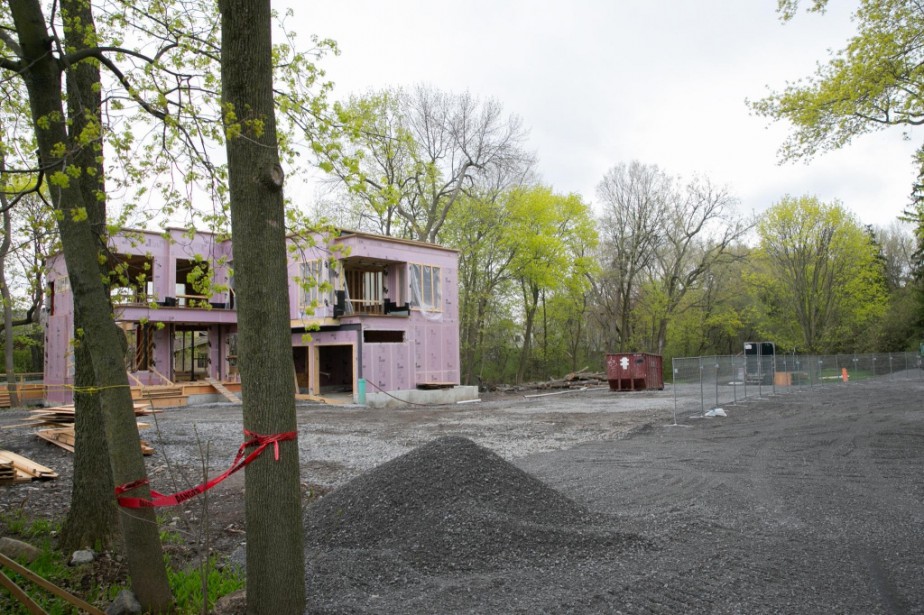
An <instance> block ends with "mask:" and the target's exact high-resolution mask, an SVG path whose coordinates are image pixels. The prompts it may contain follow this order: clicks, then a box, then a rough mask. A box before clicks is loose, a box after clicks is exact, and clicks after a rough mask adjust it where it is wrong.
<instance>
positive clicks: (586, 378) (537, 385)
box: [488, 368, 608, 393]
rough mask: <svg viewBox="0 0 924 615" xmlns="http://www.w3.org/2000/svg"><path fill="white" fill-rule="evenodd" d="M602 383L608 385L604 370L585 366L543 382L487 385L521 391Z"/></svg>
mask: <svg viewBox="0 0 924 615" xmlns="http://www.w3.org/2000/svg"><path fill="white" fill-rule="evenodd" d="M604 385H608V382H607V379H606V374H605V373H604V372H589V371H587V369H586V368H585V369H582V370H581V371H577V372H572V373H570V374H568V375H567V376H565V377H564V378H553V379H550V380H545V381H543V382H527V383H524V384H519V385H509V384H498V385H495V386H493V387H488V390H490V391H497V392H498V393H521V392H523V391H533V390H537V389H539V390H544V389H583V388H593V387H595V386H604Z"/></svg>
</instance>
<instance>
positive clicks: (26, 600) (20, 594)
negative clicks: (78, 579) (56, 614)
mask: <svg viewBox="0 0 924 615" xmlns="http://www.w3.org/2000/svg"><path fill="white" fill-rule="evenodd" d="M4 557H5V556H4ZM0 585H2V586H3V587H5V588H6V589H7V590H8V591H9V592H10V593H11V594H12V595H13V597H14V598H16V600H18V601H19V603H20V604H21V605H23V606H24V607H26V610H27V611H29V612H30V613H32V615H48V614H47V613H46V612H45V611H44V610H43V609H42V607H40V606H39V605H38V604H36V602H35V600H33V599H32V598H30V597H29V594H27V593H26V592H25V591H24V590H23V589H22V588H21V587H20V586H19V585H16V583H13V580H12V579H10V577H8V576H6V575H5V574H3V572H0Z"/></svg>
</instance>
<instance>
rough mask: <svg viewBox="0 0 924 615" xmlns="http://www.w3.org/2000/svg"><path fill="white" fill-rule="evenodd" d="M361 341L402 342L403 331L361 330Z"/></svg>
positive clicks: (372, 342) (376, 342)
mask: <svg viewBox="0 0 924 615" xmlns="http://www.w3.org/2000/svg"><path fill="white" fill-rule="evenodd" d="M363 342H366V343H368V344H401V343H404V331H377V330H374V329H373V330H370V329H365V330H363Z"/></svg>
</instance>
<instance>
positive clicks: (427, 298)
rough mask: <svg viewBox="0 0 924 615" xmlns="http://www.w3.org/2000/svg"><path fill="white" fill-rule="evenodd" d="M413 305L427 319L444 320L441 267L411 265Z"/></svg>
mask: <svg viewBox="0 0 924 615" xmlns="http://www.w3.org/2000/svg"><path fill="white" fill-rule="evenodd" d="M410 282H411V307H412V308H414V309H416V310H417V311H419V312H420V314H421V315H422V316H423V317H424V318H426V319H427V320H433V321H437V320H443V312H442V304H443V297H442V291H441V284H440V268H439V267H431V266H429V265H411V280H410Z"/></svg>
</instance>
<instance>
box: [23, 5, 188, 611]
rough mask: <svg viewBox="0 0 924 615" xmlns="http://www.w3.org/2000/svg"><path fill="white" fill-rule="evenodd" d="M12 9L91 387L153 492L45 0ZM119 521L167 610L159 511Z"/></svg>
mask: <svg viewBox="0 0 924 615" xmlns="http://www.w3.org/2000/svg"><path fill="white" fill-rule="evenodd" d="M10 9H11V12H12V15H13V20H14V22H15V26H16V30H17V33H18V35H19V44H20V47H21V49H22V55H23V57H22V60H23V63H24V69H23V71H22V72H21V75H22V77H23V79H24V80H25V83H26V87H27V88H28V92H29V102H30V106H31V112H32V121H33V126H34V129H35V135H36V141H37V143H38V149H39V163H40V164H41V167H42V169H44V171H45V176H46V177H47V178H49V180H50V181H49V184H50V185H49V193H50V195H51V198H52V203H53V205H54V207H55V210H56V218H57V220H58V228H59V231H60V234H61V245H62V247H63V251H64V259H65V262H66V264H67V270H68V276H69V277H70V281H71V288H72V290H73V298H74V312H75V314H74V319H75V322H76V321H78V320H79V322H82V323H83V325H84V327H83V332H82V334H81V335H80V336H79V337H78V338H77V339H76V340H75V342H74V343H75V344H79V345H85V346H86V351H87V354H88V355H89V357H90V361H91V363H92V366H93V372H94V374H95V376H96V383H95V388H94V389H92V390H89V391H86V392H87V393H88V394H95V395H97V396H98V398H99V400H100V405H101V407H102V409H103V414H104V416H105V431H106V440H107V442H108V443H109V447H110V448H109V452H110V467H111V469H112V476H113V480H114V481H115V482H116V483H117V484H126V483H133V482H135V481H143V482H142V483H141V486H139V487H136V488H134V489H132V490H130V491H129V492H127V494H126V495H128V496H135V497H144V498H149V497H150V489H149V488H148V486H147V482H146V472H145V466H144V459H143V457H142V456H141V445H140V438H139V436H138V427H137V425H136V424H135V415H134V412H133V407H132V398H131V391H130V390H129V386H128V376H127V374H126V373H125V366H124V361H123V357H122V345H123V343H124V342H123V340H122V338H121V336H122V332H121V331H120V330H119V328H118V327H117V326H116V325H115V322H114V321H113V319H112V312H111V309H110V305H109V296H108V292H107V291H106V287H105V286H104V285H103V284H102V282H101V280H100V271H99V249H98V244H97V240H96V239H95V238H94V234H93V229H92V228H91V225H90V222H89V220H88V219H87V218H86V216H85V214H86V213H87V212H88V211H89V210H88V209H87V203H85V202H84V197H83V193H82V191H81V189H80V187H79V185H78V183H77V182H76V181H70V180H69V179H68V178H69V177H70V176H69V175H68V174H67V173H66V172H65V171H66V170H67V169H69V168H70V167H71V165H76V164H77V162H76V160H74V159H73V157H72V152H74V151H77V150H78V149H79V146H78V144H77V139H72V138H71V137H70V135H69V134H68V126H67V120H66V116H65V113H64V102H63V95H62V88H61V85H62V84H61V72H60V67H59V65H58V63H57V61H56V59H55V57H54V55H53V54H52V53H51V42H50V41H51V38H50V37H49V36H48V31H47V29H46V26H45V17H44V15H43V13H42V7H41V3H40V2H39V1H38V0H20V1H18V2H12V3H10ZM62 146H63V147H62ZM78 168H79V167H78ZM82 171H83V170H81V172H82ZM112 495H113V494H110V496H109V497H112ZM120 521H121V525H122V534H123V537H124V541H125V550H126V555H127V559H128V567H129V574H130V576H131V579H132V588H133V589H134V591H135V594H136V595H137V597H138V600H139V601H140V602H141V605H142V607H143V608H144V609H145V610H146V611H149V612H165V611H167V610H169V609H170V608H171V606H172V603H173V600H172V597H171V594H170V586H169V584H168V582H167V575H166V571H165V569H164V562H163V549H162V548H161V544H160V537H159V534H158V529H157V523H156V519H155V516H154V510H153V509H151V508H145V509H139V510H137V511H131V512H127V511H124V510H123V511H122V514H121V515H120Z"/></svg>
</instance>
